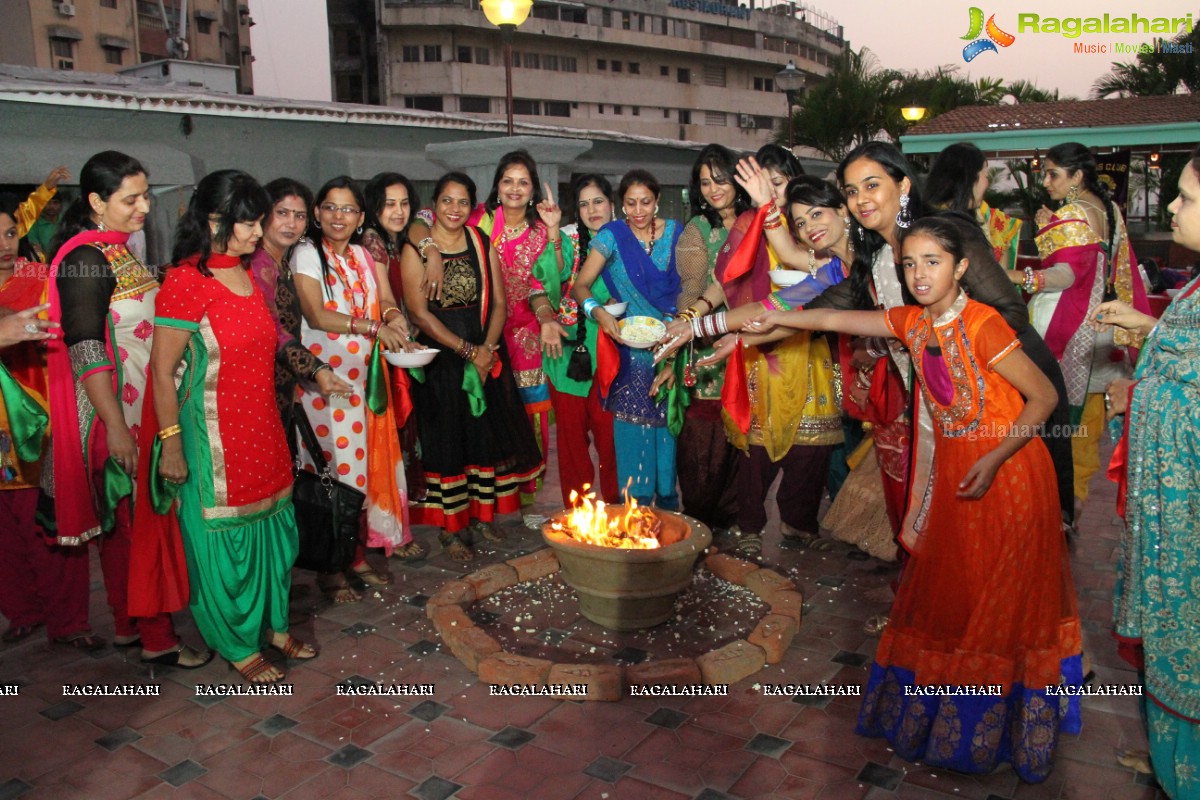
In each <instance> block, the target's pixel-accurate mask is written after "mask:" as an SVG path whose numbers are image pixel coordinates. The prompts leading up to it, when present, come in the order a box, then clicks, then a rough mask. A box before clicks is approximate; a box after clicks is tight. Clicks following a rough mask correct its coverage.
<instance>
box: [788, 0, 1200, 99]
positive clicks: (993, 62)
mask: <svg viewBox="0 0 1200 800" xmlns="http://www.w3.org/2000/svg"><path fill="white" fill-rule="evenodd" d="M809 2H810V4H811V5H813V6H815V7H817V8H818V9H821V10H822V11H825V12H826V13H828V14H830V15H832V16H833V17H834V18H836V19H837V20H838V22H840V23H841V24H842V26H843V27H844V28H845V36H846V38H847V39H848V40H850V45H851V47H853V48H855V49H858V48H860V47H863V46H866V47H867V48H869V49H870V50H871V52H873V53H874V54H875V55H876V56H877V57H878V59H879V61H880V63H881V65H882V66H885V67H889V68H895V69H921V70H925V69H931V68H933V67H936V66H939V65H942V64H953V65H957V66H958V67H959V68H960V69H961V70H962V71H963V72H964V73H965V74H967V75H969V76H970V77H971V78H972V79H977V78H982V77H991V78H1001V79H1003V80H1004V81H1005V82H1010V81H1014V80H1017V79H1019V78H1024V79H1025V80H1028V81H1033V82H1034V83H1036V84H1037V85H1038V86H1040V87H1041V88H1043V89H1058V90H1059V92H1060V93H1061V94H1062V96H1063V97H1064V98H1065V97H1075V98H1079V99H1086V98H1087V97H1088V96H1089V95H1090V93H1091V86H1092V83H1093V82H1094V81H1095V80H1096V79H1097V78H1099V77H1101V76H1102V75H1104V74H1106V73H1107V72H1108V71H1109V69H1110V67H1111V64H1112V62H1113V61H1133V60H1134V58H1135V56H1134V55H1125V54H1114V53H1113V52H1112V50H1113V46H1114V45H1115V44H1117V43H1121V44H1140V43H1143V42H1148V41H1149V40H1151V39H1152V38H1153V34H1141V33H1139V34H1115V33H1109V34H1095V35H1092V34H1084V35H1081V36H1079V37H1078V38H1074V39H1070V38H1066V37H1063V36H1061V35H1059V34H1054V33H1042V32H1039V33H1029V32H1026V33H1022V32H1019V29H1018V14H1037V15H1038V17H1039V20H1038V21H1039V27H1040V23H1041V22H1042V21H1043V19H1044V18H1045V17H1057V18H1072V17H1083V18H1087V17H1098V18H1102V17H1103V16H1104V14H1106V13H1107V14H1109V15H1110V16H1111V17H1118V16H1120V17H1129V16H1130V15H1132V14H1134V13H1136V14H1138V15H1139V16H1141V17H1151V18H1153V17H1170V16H1174V17H1181V16H1185V15H1187V14H1188V13H1189V12H1190V13H1191V14H1192V16H1193V19H1195V14H1196V12H1197V9H1198V7H1200V3H1193V2H1188V1H1187V0H1170V1H1168V0H1124V1H1123V2H1115V0H920V1H919V2H917V0H909V1H908V2H884V0H840V2H830V0H809ZM972 7H976V8H979V9H980V10H981V11H982V12H983V13H984V18H985V20H986V19H987V18H988V17H991V16H992V15H993V14H994V15H995V20H996V25H997V26H998V27H999V28H1000V29H1001V30H1002V31H1004V32H1006V33H1009V34H1012V35H1013V36H1014V37H1015V41H1013V42H1012V44H1011V45H1009V46H1008V47H998V48H996V52H991V51H985V52H982V53H981V54H980V55H978V56H976V57H975V59H974V60H973V61H971V62H970V63H969V64H968V63H966V62H964V60H963V47H964V46H965V45H968V44H969V43H970V42H971V41H974V40H963V39H962V38H961V37H962V36H964V35H965V34H967V33H968V32H969V29H970V18H971V14H970V9H971V8H972ZM985 37H986V34H981V35H980V36H979V37H978V38H985ZM1168 38H1170V37H1168ZM1076 42H1079V43H1081V44H1084V45H1104V46H1107V47H1108V50H1109V52H1107V53H1076V52H1074V50H1075V48H1074V45H1075V43H1076ZM1188 57H1189V56H1179V58H1188ZM1196 57H1197V56H1196V55H1194V54H1193V55H1192V56H1190V58H1196Z"/></svg>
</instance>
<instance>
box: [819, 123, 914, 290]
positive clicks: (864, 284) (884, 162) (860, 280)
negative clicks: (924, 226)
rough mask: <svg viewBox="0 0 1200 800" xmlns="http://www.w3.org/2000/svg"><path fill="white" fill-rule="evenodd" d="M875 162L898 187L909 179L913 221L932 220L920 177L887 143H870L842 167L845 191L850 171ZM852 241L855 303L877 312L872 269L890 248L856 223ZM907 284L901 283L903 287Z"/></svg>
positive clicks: (853, 152)
mask: <svg viewBox="0 0 1200 800" xmlns="http://www.w3.org/2000/svg"><path fill="white" fill-rule="evenodd" d="M864 158H865V159H867V160H869V161H874V162H875V163H876V164H878V165H879V166H881V167H883V171H884V172H886V173H887V175H888V177H889V178H891V179H892V180H894V181H895V182H896V183H901V182H902V181H903V180H904V179H905V178H908V183H909V190H908V211H909V213H910V214H911V215H912V218H913V219H920V218H921V217H927V216H929V207H928V206H926V205H925V200H924V198H923V197H922V196H921V186H920V184H919V183H918V182H917V174H916V172H914V171H913V168H912V165H911V164H909V163H908V159H906V158H905V157H904V154H903V153H901V152H900V151H899V150H897V149H896V147H895V146H894V145H890V144H888V143H886V142H866V143H865V144H860V145H859V146H858V147H856V148H854V149H853V150H851V151H850V152H849V153H847V154H846V157H845V158H843V159H842V163H840V164H838V168H837V179H838V183H839V184H840V185H841V186H842V187H843V189H844V187H845V185H846V169H847V168H848V167H849V166H850V165H851V164H853V163H854V162H855V161H858V160H860V159H864ZM850 241H851V242H852V243H853V244H854V266H853V267H851V269H850V288H851V290H852V291H853V296H854V303H855V305H856V306H857V307H859V308H873V307H874V303H872V302H871V290H870V285H871V269H872V265H873V264H874V262H875V256H876V254H877V253H878V252H879V251H880V250H882V249H883V246H884V245H886V244H887V240H886V239H884V238H883V235H882V234H880V233H876V232H875V231H870V230H867V229H866V228H864V227H863V226H862V225H860V224H858V223H857V222H855V223H854V224H853V225H851V226H850ZM903 283H904V281H903V280H901V285H903Z"/></svg>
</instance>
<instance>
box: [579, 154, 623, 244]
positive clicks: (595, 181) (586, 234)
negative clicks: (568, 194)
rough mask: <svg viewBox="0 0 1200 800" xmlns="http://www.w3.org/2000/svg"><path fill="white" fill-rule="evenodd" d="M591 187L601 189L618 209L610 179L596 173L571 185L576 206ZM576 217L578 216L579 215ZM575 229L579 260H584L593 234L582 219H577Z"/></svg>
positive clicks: (591, 173) (580, 178) (586, 175)
mask: <svg viewBox="0 0 1200 800" xmlns="http://www.w3.org/2000/svg"><path fill="white" fill-rule="evenodd" d="M589 186H595V187H596V188H597V189H599V190H600V192H601V194H603V195H604V196H605V197H607V198H608V202H609V203H611V204H612V207H613V208H614V209H616V207H617V201H616V200H614V199H613V187H612V184H611V183H610V182H609V180H608V178H606V177H604V176H603V175H600V174H597V173H594V172H589V173H587V174H584V175H580V176H579V177H578V178H576V179H575V182H574V183H572V184H571V191H572V192H573V193H574V195H575V202H576V204H578V202H579V195H580V194H582V193H583V190H584V189H586V188H588V187H589ZM578 208H579V206H578V205H576V209H577V210H578ZM576 216H578V213H577V214H576ZM575 227H576V231H577V232H578V234H579V258H580V259H581V260H582V259H584V258H586V257H587V251H588V245H590V244H591V242H592V232H591V230H590V229H589V228H588V226H587V225H585V224H583V220H581V219H576V225H575Z"/></svg>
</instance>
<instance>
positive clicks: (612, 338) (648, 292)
mask: <svg viewBox="0 0 1200 800" xmlns="http://www.w3.org/2000/svg"><path fill="white" fill-rule="evenodd" d="M661 193H662V189H661V187H660V186H659V183H658V179H657V178H655V177H654V176H653V175H651V174H650V173H649V172H647V171H646V170H643V169H635V170H630V171H629V172H627V173H625V177H623V178H622V179H621V184H620V186H619V187H618V188H617V197H618V199H619V200H620V202H621V209H622V213H623V214H624V219H621V220H615V221H613V222H610V223H608V224H607V225H605V226H604V227H603V228H602V229H601V230H600V233H598V234H597V235H596V236H595V237H593V239H592V248H591V251H590V252H589V253H588V257H587V260H586V261H585V262H584V264H583V266H582V267H581V268H580V270H579V277H578V278H577V279H576V281H575V288H574V289H573V290H572V295H573V296H574V297H575V300H576V301H577V302H578V303H579V304H580V308H581V309H582V310H583V313H584V315H585V316H586V317H587V318H588V319H590V320H593V321H595V323H596V324H597V325H599V327H600V329H601V330H602V331H603V332H604V334H605V336H607V337H608V338H609V341H607V342H603V343H598V345H597V349H598V350H600V352H601V353H603V352H604V351H605V349H606V348H609V349H610V352H611V348H612V346H613V345H614V344H615V345H616V350H617V354H616V356H615V358H612V359H608V358H601V360H600V364H599V367H598V368H599V369H600V371H601V372H602V373H603V374H602V375H601V376H599V377H600V378H601V387H600V388H601V392H602V393H604V392H606V395H605V397H606V399H605V408H607V409H608V410H610V411H611V412H612V413H613V416H614V417H615V418H616V420H615V422H614V423H613V439H614V441H615V442H616V449H617V475H618V477H619V479H620V482H621V485H622V486H630V487H631V488H630V489H629V493H630V494H631V495H632V496H633V497H635V498H636V499H637V501H638V502H639V503H641V504H643V505H651V504H657V505H658V506H659V507H660V508H666V509H671V510H674V509H676V508H678V506H679V495H678V493H677V491H676V488H675V433H674V432H672V431H671V430H670V429H669V427H668V419H667V416H668V415H667V411H668V407H669V406H670V405H671V401H667V402H664V403H658V402H656V400H655V395H656V394H657V393H658V390H659V388H660V387H666V388H667V389H668V390H669V389H670V387H671V385H672V383H673V381H674V374H673V368H672V367H671V366H668V367H666V368H664V369H663V370H661V372H660V374H658V375H656V370H655V363H654V357H653V356H652V355H651V354H650V351H649V350H638V349H634V348H631V347H629V346H628V345H626V344H625V343H624V342H623V341H622V339H621V332H620V328H619V326H618V324H617V319H616V317H614V316H613V315H612V314H610V313H609V312H607V311H605V310H604V308H602V307H601V306H600V301H599V300H598V299H596V298H595V297H593V296H592V285H593V284H595V282H596V281H597V280H602V281H603V282H604V285H605V287H606V288H607V290H608V293H609V295H610V296H611V297H612V299H613V300H614V301H616V302H624V303H628V304H629V305H628V308H627V309H626V312H625V314H626V317H635V316H649V317H653V318H655V319H658V320H663V319H666V318H667V317H669V316H672V315H674V313H675V310H676V306H675V304H676V302H678V299H679V287H680V283H679V272H678V271H677V270H676V268H675V248H676V245H677V243H678V240H679V235H680V233H681V231H682V226H680V225H679V223H677V222H675V221H674V220H662V219H659V218H658V198H659V195H660V194H661ZM614 361H616V362H617V363H613V362H614ZM614 368H615V369H614ZM614 372H615V377H614V376H613V373H614ZM605 375H607V378H606V377H605ZM606 380H608V381H609V384H608V385H607V386H606V385H604V382H605V381H606ZM680 388H682V387H680ZM678 421H680V422H681V421H682V420H678Z"/></svg>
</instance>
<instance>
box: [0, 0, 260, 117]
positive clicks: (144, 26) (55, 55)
mask: <svg viewBox="0 0 1200 800" xmlns="http://www.w3.org/2000/svg"><path fill="white" fill-rule="evenodd" d="M185 11H186V13H185ZM0 18H2V19H3V25H0V59H2V60H3V62H4V63H7V64H21V65H24V66H29V67H40V68H43V69H59V70H77V71H80V72H119V71H121V70H122V69H124V68H127V67H131V66H134V65H137V64H140V63H144V62H148V61H157V60H160V59H167V58H174V59H179V58H184V59H186V60H188V61H195V62H199V63H210V64H225V65H228V66H233V67H237V68H238V80H237V87H238V91H240V92H242V93H243V94H251V93H253V91H254V81H253V76H252V71H251V66H250V64H251V61H252V60H253V56H252V55H251V53H250V25H251V24H253V23H252V21H251V19H250V8H249V6H248V5H247V4H246V3H244V2H242V3H239V2H237V1H236V0H162V2H159V0H0Z"/></svg>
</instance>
